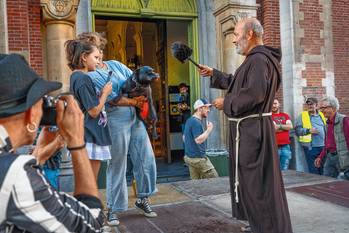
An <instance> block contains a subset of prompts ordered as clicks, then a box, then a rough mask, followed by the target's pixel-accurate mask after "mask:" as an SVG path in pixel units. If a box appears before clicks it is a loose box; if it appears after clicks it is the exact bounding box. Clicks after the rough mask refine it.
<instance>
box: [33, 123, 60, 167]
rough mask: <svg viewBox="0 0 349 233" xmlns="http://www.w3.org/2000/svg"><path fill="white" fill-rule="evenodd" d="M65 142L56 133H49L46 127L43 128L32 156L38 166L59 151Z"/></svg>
mask: <svg viewBox="0 0 349 233" xmlns="http://www.w3.org/2000/svg"><path fill="white" fill-rule="evenodd" d="M64 144H65V141H64V139H63V137H62V136H60V135H59V134H58V132H50V131H49V130H48V127H44V128H43V129H42V130H41V132H40V135H39V138H38V141H37V144H36V146H35V149H34V152H33V155H34V156H35V157H36V159H37V161H38V162H39V164H41V165H42V164H44V163H45V162H46V160H48V159H49V158H50V157H51V156H52V155H54V154H55V152H56V151H58V150H59V149H61V148H62V147H63V146H64Z"/></svg>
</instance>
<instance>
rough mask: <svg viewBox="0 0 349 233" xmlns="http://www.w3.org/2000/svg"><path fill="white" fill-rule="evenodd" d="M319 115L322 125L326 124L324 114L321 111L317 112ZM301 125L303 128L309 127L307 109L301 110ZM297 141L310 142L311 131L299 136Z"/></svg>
mask: <svg viewBox="0 0 349 233" xmlns="http://www.w3.org/2000/svg"><path fill="white" fill-rule="evenodd" d="M319 115H320V117H321V119H322V121H323V122H324V125H326V119H325V117H324V114H323V113H322V112H319ZM302 125H303V128H305V129H311V128H312V126H311V122H310V115H309V112H308V111H303V112H302ZM299 141H300V142H311V133H309V134H307V135H304V136H299Z"/></svg>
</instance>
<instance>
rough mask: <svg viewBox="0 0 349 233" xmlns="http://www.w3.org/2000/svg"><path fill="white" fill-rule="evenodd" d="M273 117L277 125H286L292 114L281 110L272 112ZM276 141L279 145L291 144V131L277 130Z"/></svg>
mask: <svg viewBox="0 0 349 233" xmlns="http://www.w3.org/2000/svg"><path fill="white" fill-rule="evenodd" d="M271 117H272V119H273V121H274V122H275V123H276V124H277V125H285V124H286V121H288V120H290V119H291V118H290V116H289V115H288V114H287V113H284V112H280V113H277V114H274V113H273V114H272V116H271ZM276 142H277V145H278V146H281V145H289V144H290V143H291V142H290V131H289V130H283V131H281V132H276Z"/></svg>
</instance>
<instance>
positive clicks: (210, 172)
mask: <svg viewBox="0 0 349 233" xmlns="http://www.w3.org/2000/svg"><path fill="white" fill-rule="evenodd" d="M210 106H211V104H209V103H208V101H207V100H206V99H198V100H197V101H195V103H194V114H193V115H192V116H191V117H190V118H189V119H188V120H187V121H186V123H185V126H184V136H183V140H184V150H185V156H184V161H185V163H186V164H187V165H188V167H189V172H190V178H191V179H193V180H194V179H207V178H215V177H218V174H217V172H216V169H215V168H214V167H213V165H212V163H211V161H210V160H209V158H208V157H207V156H206V140H207V138H208V136H209V135H210V133H211V132H212V129H213V124H212V123H211V122H207V125H206V127H207V128H206V130H205V131H204V129H203V127H202V120H203V119H205V118H207V116H208V113H209V112H210Z"/></svg>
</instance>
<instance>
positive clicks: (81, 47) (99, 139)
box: [65, 40, 112, 181]
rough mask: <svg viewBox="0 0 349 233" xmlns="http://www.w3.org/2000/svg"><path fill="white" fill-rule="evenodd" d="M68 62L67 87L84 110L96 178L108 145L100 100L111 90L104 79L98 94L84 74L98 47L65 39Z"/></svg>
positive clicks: (107, 156)
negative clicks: (70, 71)
mask: <svg viewBox="0 0 349 233" xmlns="http://www.w3.org/2000/svg"><path fill="white" fill-rule="evenodd" d="M65 48H66V56H67V60H68V66H69V68H70V69H71V70H72V71H73V73H72V75H71V77H70V91H71V92H72V93H74V96H75V98H76V99H77V100H78V102H79V104H80V108H81V110H82V111H83V112H84V114H85V141H86V149H87V152H88V155H89V158H90V161H91V165H92V169H93V171H94V175H95V181H97V178H98V173H99V169H100V166H101V161H103V160H109V159H110V158H111V156H110V151H109V146H110V145H111V136H110V133H109V128H108V125H107V119H106V118H107V116H106V113H105V111H104V104H105V102H106V100H107V97H108V95H109V94H110V93H111V91H112V84H111V82H107V83H106V84H105V85H104V87H103V89H101V92H100V95H97V93H96V89H95V86H94V84H93V82H92V80H91V79H90V77H89V76H88V75H87V72H88V71H93V70H96V68H97V65H98V63H99V57H100V52H99V49H98V48H97V47H96V46H95V45H93V44H91V43H88V42H86V41H83V40H68V41H66V43H65Z"/></svg>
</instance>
